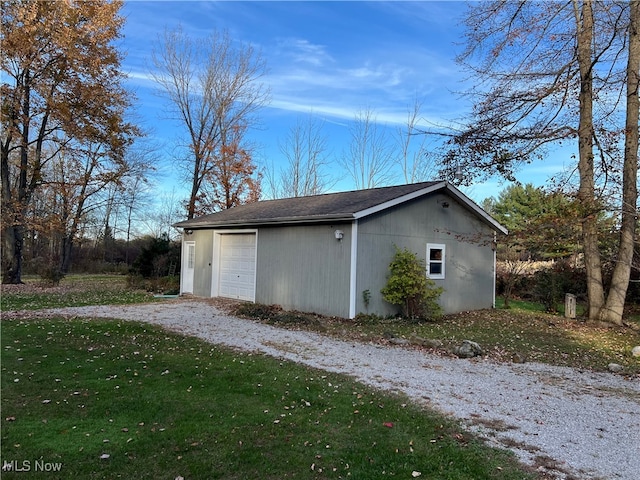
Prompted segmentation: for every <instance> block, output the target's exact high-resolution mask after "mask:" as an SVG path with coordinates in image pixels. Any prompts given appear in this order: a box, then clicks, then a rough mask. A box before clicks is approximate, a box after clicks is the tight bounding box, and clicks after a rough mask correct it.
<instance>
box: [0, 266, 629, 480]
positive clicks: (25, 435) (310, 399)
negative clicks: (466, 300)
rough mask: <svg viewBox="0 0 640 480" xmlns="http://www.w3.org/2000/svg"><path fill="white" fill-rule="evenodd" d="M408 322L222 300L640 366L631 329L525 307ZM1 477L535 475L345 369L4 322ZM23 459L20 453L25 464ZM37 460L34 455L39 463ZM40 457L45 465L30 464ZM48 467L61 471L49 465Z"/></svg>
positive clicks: (59, 322)
mask: <svg viewBox="0 0 640 480" xmlns="http://www.w3.org/2000/svg"><path fill="white" fill-rule="evenodd" d="M149 298H150V297H149V296H148V295H147V294H144V293H139V292H133V293H131V292H129V291H128V290H127V289H126V285H125V279H124V277H113V276H94V277H74V276H70V277H66V278H65V279H64V280H63V281H62V282H61V285H60V287H52V288H44V287H41V286H39V285H37V283H34V282H30V284H28V285H26V286H20V287H17V288H14V287H7V286H2V302H1V307H2V310H3V311H7V310H23V309H32V310H33V309H39V308H50V307H58V306H74V305H88V304H110V303H133V302H140V301H148V300H149ZM512 305H513V308H511V309H509V310H504V309H496V310H487V311H480V312H466V313H464V314H459V315H450V316H445V317H443V318H441V319H439V320H437V321H433V322H426V323H416V322H411V321H407V320H402V319H396V318H384V319H383V318H376V317H371V316H359V317H358V318H357V319H355V320H344V319H337V318H327V317H321V316H317V315H310V314H305V313H300V312H283V311H281V310H279V309H278V308H274V307H268V306H264V305H254V304H240V305H238V304H236V303H232V304H226V305H223V306H226V307H227V308H229V309H235V310H234V311H235V312H236V313H238V312H240V313H242V314H243V315H246V316H251V317H253V318H257V319H260V320H262V321H265V322H268V323H273V324H277V325H279V326H281V327H285V328H295V329H308V330H315V331H319V332H322V333H325V334H328V335H334V336H338V337H348V338H349V339H358V338H359V339H361V340H362V341H374V342H379V343H382V344H388V343H389V342H390V339H391V338H393V337H396V338H404V339H407V340H408V341H409V344H410V348H420V349H423V348H427V347H424V346H423V343H424V342H423V339H436V340H438V341H439V342H441V347H438V348H428V350H429V351H431V352H433V353H438V354H442V355H450V353H448V352H449V351H450V350H451V348H453V347H454V346H455V345H457V344H458V343H459V342H460V341H461V340H462V339H471V340H475V341H477V342H479V343H480V344H481V345H482V346H483V348H484V350H485V352H486V354H487V355H489V356H491V357H493V358H495V359H497V360H501V361H512V359H513V357H514V356H515V355H516V354H518V355H522V356H524V357H526V358H527V359H528V360H535V361H540V362H545V363H550V364H556V365H568V366H573V367H577V368H590V369H594V370H604V369H606V365H607V364H608V363H610V362H616V363H620V364H622V365H623V366H624V368H625V370H624V373H625V374H627V375H638V374H640V361H639V360H638V359H635V358H633V357H631V355H630V349H631V348H632V347H633V346H634V345H639V344H640V335H639V333H638V330H632V329H629V328H626V329H614V328H610V329H602V328H600V329H599V328H594V327H592V326H589V325H586V324H584V323H581V322H579V321H575V320H572V321H570V320H566V319H564V318H562V317H560V316H554V315H549V314H546V313H544V312H542V311H541V309H539V307H537V306H536V305H535V304H522V305H521V304H519V303H517V302H513V304H512ZM1 327H2V332H1V333H2V335H1V344H2V352H1V353H2V358H1V360H2V362H1V366H2V370H1V378H0V380H1V388H2V398H1V402H2V419H1V420H0V421H1V422H2V433H1V435H2V444H1V450H0V453H1V454H2V461H3V462H5V461H9V462H15V463H14V465H15V466H18V467H22V468H23V469H24V468H25V466H26V467H28V468H29V472H13V473H12V472H3V474H2V475H3V478H45V477H46V478H109V479H111V478H135V477H140V478H171V479H173V478H177V477H179V476H182V477H184V478H186V479H199V478H207V479H209V478H225V479H235V478H238V479H244V478H267V479H269V478H274V479H275V478H278V479H279V478H305V479H306V478H313V479H324V478H348V477H350V478H357V479H369V478H371V479H378V478H383V477H385V476H396V477H398V478H413V477H412V475H413V472H420V473H421V475H420V478H428V479H477V480H479V479H507V480H508V479H519V480H520V479H525V478H540V477H536V475H540V474H532V473H529V472H528V471H527V469H526V468H525V467H523V466H521V465H519V464H518V463H517V462H516V461H515V460H514V457H513V456H512V455H510V454H508V453H506V452H504V451H501V450H495V449H490V448H487V447H486V446H484V445H483V444H482V443H481V442H479V441H478V440H477V439H475V438H474V437H473V436H472V435H470V434H469V433H468V432H466V431H465V430H463V429H461V428H460V427H459V425H458V424H456V423H455V422H453V421H451V420H450V419H447V418H443V417H442V416H440V415H437V414H435V413H433V412H430V411H428V410H423V409H420V408H418V407H417V406H413V405H412V404H411V403H410V402H409V401H408V400H407V399H406V398H404V397H401V396H395V395H388V394H383V393H381V392H379V391H376V390H373V389H371V388H369V387H365V386H363V385H361V384H358V383H356V382H354V381H352V380H351V379H349V378H347V377H344V376H340V375H335V374H328V373H326V372H322V371H318V370H313V369H310V368H307V367H303V366H299V365H295V364H291V363H287V362H280V361H277V360H274V359H271V358H267V357H263V356H259V355H252V354H248V353H239V352H234V351H232V350H228V349H224V348H220V347H215V346H212V345H210V344H207V343H205V342H202V341H199V340H196V339H193V338H188V337H183V336H180V335H175V334H170V333H167V332H165V331H163V330H160V329H158V328H155V327H151V326H148V325H144V324H139V323H133V322H123V321H116V320H113V321H105V320H96V319H73V320H63V319H33V318H29V316H28V314H27V315H24V314H22V315H21V318H19V319H13V320H7V319H6V318H5V319H3V320H2V323H1ZM23 462H26V463H23ZM38 462H40V463H38ZM37 468H39V469H40V470H43V469H45V468H49V470H50V471H43V472H36V471H35V470H36V469H37ZM55 469H58V470H59V471H58V470H55Z"/></svg>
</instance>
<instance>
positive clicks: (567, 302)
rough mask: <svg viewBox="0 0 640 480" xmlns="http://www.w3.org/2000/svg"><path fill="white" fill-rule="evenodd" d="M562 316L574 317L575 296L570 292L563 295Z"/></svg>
mask: <svg viewBox="0 0 640 480" xmlns="http://www.w3.org/2000/svg"><path fill="white" fill-rule="evenodd" d="M564 316H565V317H566V318H576V296H575V295H574V294H572V293H567V294H565V296H564Z"/></svg>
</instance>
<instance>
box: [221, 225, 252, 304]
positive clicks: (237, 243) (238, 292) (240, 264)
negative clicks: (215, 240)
mask: <svg viewBox="0 0 640 480" xmlns="http://www.w3.org/2000/svg"><path fill="white" fill-rule="evenodd" d="M220 240H221V241H220V283H219V292H218V295H220V296H221V297H228V298H236V299H240V300H249V301H254V300H255V278H256V234H255V233H250V234H244V233H243V234H224V235H221V239H220Z"/></svg>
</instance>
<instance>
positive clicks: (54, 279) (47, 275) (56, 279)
mask: <svg viewBox="0 0 640 480" xmlns="http://www.w3.org/2000/svg"><path fill="white" fill-rule="evenodd" d="M64 277H65V274H64V272H63V271H62V270H60V269H59V268H58V267H45V268H43V269H42V270H40V278H41V279H42V281H43V282H44V283H46V284H48V285H52V286H54V287H55V286H58V285H60V281H61V280H62V279H63V278H64Z"/></svg>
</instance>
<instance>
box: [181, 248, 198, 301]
mask: <svg viewBox="0 0 640 480" xmlns="http://www.w3.org/2000/svg"><path fill="white" fill-rule="evenodd" d="M183 254H184V258H183V260H182V293H191V294H192V293H193V277H194V273H195V270H196V242H184V251H183Z"/></svg>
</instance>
